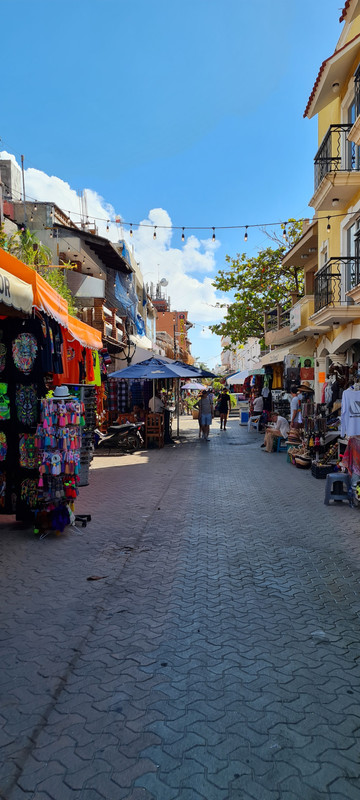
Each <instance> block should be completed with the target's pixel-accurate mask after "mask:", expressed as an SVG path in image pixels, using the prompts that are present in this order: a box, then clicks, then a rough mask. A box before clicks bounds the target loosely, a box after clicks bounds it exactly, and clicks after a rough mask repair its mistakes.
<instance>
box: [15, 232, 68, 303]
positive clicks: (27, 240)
mask: <svg viewBox="0 0 360 800" xmlns="http://www.w3.org/2000/svg"><path fill="white" fill-rule="evenodd" d="M0 247H2V248H3V250H7V251H8V252H9V253H11V254H12V255H13V256H16V258H18V259H20V261H23V263H24V264H27V266H28V267H32V268H33V269H36V272H38V274H39V275H41V276H42V277H43V278H44V279H45V280H46V281H47V283H49V284H50V286H52V287H53V289H55V290H56V291H57V292H58V293H59V294H60V295H61V297H63V298H64V300H66V301H67V304H68V308H69V313H70V314H73V315H74V316H76V315H77V313H78V308H77V306H76V303H75V300H74V297H73V295H72V293H71V291H70V289H69V287H68V285H67V281H66V270H67V269H75V267H74V265H73V264H71V263H70V262H66V263H65V262H64V263H63V264H62V265H61V266H59V267H57V266H51V267H50V266H49V265H50V264H51V261H52V252H51V250H50V248H49V247H46V246H45V245H43V244H42V243H41V242H40V240H39V239H38V238H37V236H36V235H35V234H34V233H33V232H32V231H29V230H28V229H27V228H25V229H24V230H20V231H16V233H14V234H13V235H12V236H7V235H6V233H5V231H4V226H3V225H2V226H1V227H0Z"/></svg>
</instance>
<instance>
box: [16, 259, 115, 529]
mask: <svg viewBox="0 0 360 800" xmlns="http://www.w3.org/2000/svg"><path fill="white" fill-rule="evenodd" d="M0 266H1V268H0V320H1V321H0V514H10V515H12V514H15V515H16V519H18V520H24V521H27V522H29V523H30V522H31V523H33V524H34V530H36V531H37V532H39V531H40V532H44V531H45V530H54V531H57V532H61V531H63V530H64V528H65V527H66V525H68V524H69V523H70V522H73V521H74V501H75V499H76V497H77V496H78V493H79V487H80V486H81V485H86V483H87V482H88V468H89V463H90V460H91V455H92V440H93V430H94V427H95V414H96V408H97V397H96V392H97V391H98V390H99V391H100V390H101V374H100V371H101V370H100V359H99V351H100V350H101V348H102V339H101V335H100V333H99V332H98V331H96V330H95V329H93V328H91V327H90V326H88V325H85V324H84V323H82V322H81V321H80V320H78V319H76V318H75V317H72V316H70V315H69V314H68V311H67V303H66V301H65V300H63V298H62V297H60V295H59V294H58V293H57V292H56V291H55V290H54V289H52V287H50V286H49V284H47V283H46V281H45V280H44V279H43V278H41V276H39V275H38V274H37V273H36V272H35V271H34V270H32V269H31V268H30V267H27V266H26V265H24V264H22V262H20V261H18V260H17V259H16V258H14V257H13V256H10V255H9V254H8V253H5V252H4V251H0ZM97 384H98V389H97ZM99 384H100V385H99Z"/></svg>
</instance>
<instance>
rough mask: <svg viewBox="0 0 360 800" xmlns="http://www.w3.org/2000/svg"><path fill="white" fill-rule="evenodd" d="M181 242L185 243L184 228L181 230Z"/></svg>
mask: <svg viewBox="0 0 360 800" xmlns="http://www.w3.org/2000/svg"><path fill="white" fill-rule="evenodd" d="M181 241H182V242H185V228H183V229H182V234H181Z"/></svg>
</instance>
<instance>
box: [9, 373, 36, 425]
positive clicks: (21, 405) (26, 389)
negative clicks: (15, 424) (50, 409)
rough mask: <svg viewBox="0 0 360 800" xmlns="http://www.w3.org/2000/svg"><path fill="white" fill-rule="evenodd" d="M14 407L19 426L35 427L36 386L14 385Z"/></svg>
mask: <svg viewBox="0 0 360 800" xmlns="http://www.w3.org/2000/svg"><path fill="white" fill-rule="evenodd" d="M15 405H16V414H17V418H18V421H19V422H20V423H21V425H29V426H31V425H36V422H37V419H38V400H37V390H36V385H35V384H33V383H31V384H29V385H28V386H23V385H22V384H19V383H17V384H16V391H15Z"/></svg>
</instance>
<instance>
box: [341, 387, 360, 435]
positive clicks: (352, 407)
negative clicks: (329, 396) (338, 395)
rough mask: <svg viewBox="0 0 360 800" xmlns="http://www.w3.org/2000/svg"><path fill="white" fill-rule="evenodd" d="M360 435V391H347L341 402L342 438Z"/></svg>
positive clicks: (351, 389)
mask: <svg viewBox="0 0 360 800" xmlns="http://www.w3.org/2000/svg"><path fill="white" fill-rule="evenodd" d="M345 435H346V436H359V435H360V390H358V389H353V388H352V387H350V389H346V390H345V392H343V396H342V401H341V436H345Z"/></svg>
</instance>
